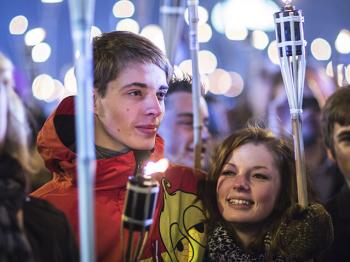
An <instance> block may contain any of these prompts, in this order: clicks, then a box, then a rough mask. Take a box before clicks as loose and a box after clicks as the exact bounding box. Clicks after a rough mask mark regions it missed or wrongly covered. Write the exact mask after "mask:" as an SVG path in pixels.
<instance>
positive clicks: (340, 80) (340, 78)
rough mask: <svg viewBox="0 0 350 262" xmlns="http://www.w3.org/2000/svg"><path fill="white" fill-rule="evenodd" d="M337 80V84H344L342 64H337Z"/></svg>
mask: <svg viewBox="0 0 350 262" xmlns="http://www.w3.org/2000/svg"><path fill="white" fill-rule="evenodd" d="M337 82H338V86H340V87H342V86H344V64H339V65H337Z"/></svg>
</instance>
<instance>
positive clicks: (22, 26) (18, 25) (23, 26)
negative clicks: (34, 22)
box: [9, 15, 28, 35]
mask: <svg viewBox="0 0 350 262" xmlns="http://www.w3.org/2000/svg"><path fill="white" fill-rule="evenodd" d="M27 28H28V19H27V18H26V17H25V16H23V15H18V16H15V17H14V18H12V19H11V22H10V25H9V31H10V33H11V34H12V35H22V34H24V32H25V31H27Z"/></svg>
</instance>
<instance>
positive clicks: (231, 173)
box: [221, 170, 236, 176]
mask: <svg viewBox="0 0 350 262" xmlns="http://www.w3.org/2000/svg"><path fill="white" fill-rule="evenodd" d="M221 174H222V175H223V176H234V175H235V174H236V173H235V172H233V171H229V170H227V171H223V172H222V173H221Z"/></svg>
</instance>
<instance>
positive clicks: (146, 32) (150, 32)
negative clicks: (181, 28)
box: [140, 24, 165, 53]
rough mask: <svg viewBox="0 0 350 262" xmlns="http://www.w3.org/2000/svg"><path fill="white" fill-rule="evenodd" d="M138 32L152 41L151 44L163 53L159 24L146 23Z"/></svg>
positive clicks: (161, 32)
mask: <svg viewBox="0 0 350 262" xmlns="http://www.w3.org/2000/svg"><path fill="white" fill-rule="evenodd" d="M140 34H141V35H142V36H144V37H146V38H147V39H148V40H150V41H152V42H153V44H155V45H156V46H157V47H158V48H159V49H160V50H162V51H163V52H164V53H165V43H164V36H163V31H162V29H161V28H160V26H158V25H154V24H150V25H147V26H145V27H144V28H143V29H142V30H141V33H140Z"/></svg>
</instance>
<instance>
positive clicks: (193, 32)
mask: <svg viewBox="0 0 350 262" xmlns="http://www.w3.org/2000/svg"><path fill="white" fill-rule="evenodd" d="M198 4H199V2H198V0H188V1H187V5H188V16H189V18H188V20H189V26H190V32H189V36H190V37H189V38H190V50H191V59H192V107H193V133H194V139H193V143H194V168H198V169H200V168H201V152H202V141H201V132H202V125H201V121H200V114H201V113H200V95H201V94H200V82H199V79H200V76H199V66H198V51H199V44H198V21H199V18H198Z"/></svg>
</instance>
